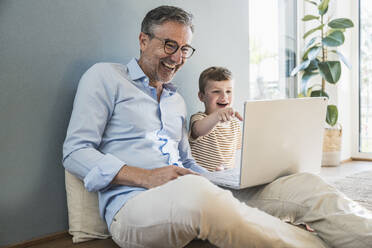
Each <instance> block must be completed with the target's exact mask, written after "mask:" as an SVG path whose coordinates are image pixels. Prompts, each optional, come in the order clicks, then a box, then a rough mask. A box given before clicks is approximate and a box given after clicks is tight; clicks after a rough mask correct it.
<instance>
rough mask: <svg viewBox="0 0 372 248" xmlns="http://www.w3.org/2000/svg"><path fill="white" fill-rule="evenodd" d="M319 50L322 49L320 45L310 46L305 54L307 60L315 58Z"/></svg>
mask: <svg viewBox="0 0 372 248" xmlns="http://www.w3.org/2000/svg"><path fill="white" fill-rule="evenodd" d="M320 50H322V48H321V47H317V46H315V47H312V48H311V49H310V50H309V53H308V55H307V57H308V59H309V60H313V59H315V58H316V56H318V53H319V52H320Z"/></svg>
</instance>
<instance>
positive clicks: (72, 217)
mask: <svg viewBox="0 0 372 248" xmlns="http://www.w3.org/2000/svg"><path fill="white" fill-rule="evenodd" d="M65 183H66V194H67V208H68V222H69V233H70V234H71V235H72V236H73V237H72V242H73V243H80V242H84V241H88V240H92V239H106V238H109V237H110V234H109V232H108V229H107V225H106V223H105V222H104V221H103V220H102V219H101V217H100V215H99V210H98V196H97V193H95V192H88V191H87V190H86V189H85V188H84V184H83V182H82V181H81V180H80V179H79V178H77V177H76V176H75V175H73V174H71V173H69V172H68V171H67V170H65Z"/></svg>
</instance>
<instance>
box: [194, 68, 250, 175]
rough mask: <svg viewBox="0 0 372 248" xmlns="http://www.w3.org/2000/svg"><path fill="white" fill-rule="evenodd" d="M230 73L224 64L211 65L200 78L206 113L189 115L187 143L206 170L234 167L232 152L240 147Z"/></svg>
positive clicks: (237, 115) (240, 118) (200, 96)
mask: <svg viewBox="0 0 372 248" xmlns="http://www.w3.org/2000/svg"><path fill="white" fill-rule="evenodd" d="M233 87H234V84H233V77H232V73H231V72H230V71H229V70H228V69H226V68H224V67H210V68H208V69H206V70H204V71H203V72H202V73H201V74H200V77H199V93H198V96H199V99H200V101H202V102H203V103H204V106H205V112H204V113H203V112H198V113H196V114H194V115H192V116H191V119H190V133H189V142H190V147H191V152H192V155H193V157H194V158H195V160H196V162H197V163H198V164H199V165H201V166H203V167H204V168H206V169H207V170H209V171H216V170H223V169H228V168H233V167H234V163H235V152H236V150H238V149H240V146H241V144H240V143H241V130H240V123H239V120H240V121H241V120H243V119H242V117H241V116H240V115H239V113H238V112H235V111H234V109H233V108H232V107H231V106H232V101H233Z"/></svg>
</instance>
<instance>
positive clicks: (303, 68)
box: [291, 60, 310, 77]
mask: <svg viewBox="0 0 372 248" xmlns="http://www.w3.org/2000/svg"><path fill="white" fill-rule="evenodd" d="M309 64H310V60H305V61H303V62H302V63H301V64H299V65H298V66H296V67H295V68H294V69H293V70H292V72H291V77H293V76H294V75H296V74H297V73H298V72H299V71H302V70H305V69H306V68H307V67H308V66H309Z"/></svg>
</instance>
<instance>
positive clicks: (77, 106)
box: [63, 64, 125, 191]
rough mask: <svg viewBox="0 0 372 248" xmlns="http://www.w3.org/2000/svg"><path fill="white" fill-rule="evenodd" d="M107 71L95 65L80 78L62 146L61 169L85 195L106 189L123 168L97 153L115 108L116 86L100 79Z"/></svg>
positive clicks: (101, 65) (101, 66) (120, 162)
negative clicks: (80, 185)
mask: <svg viewBox="0 0 372 248" xmlns="http://www.w3.org/2000/svg"><path fill="white" fill-rule="evenodd" d="M109 69H110V68H105V65H104V64H96V65H94V66H92V67H91V68H90V69H89V70H88V71H87V72H86V73H85V74H84V75H83V76H82V78H81V80H80V82H79V86H78V89H77V92H76V96H75V100H74V105H73V110H72V114H71V119H70V123H69V127H68V129H67V135H66V139H65V142H64V145H63V165H64V167H65V168H66V169H67V170H68V171H70V172H71V173H73V174H75V175H77V176H78V177H79V178H80V179H82V180H83V181H84V185H85V187H86V188H87V190H88V191H98V190H102V189H104V188H106V187H108V186H109V184H110V182H111V181H112V180H113V178H114V177H115V176H116V174H117V173H118V171H119V170H120V168H121V167H122V166H123V165H124V164H125V161H122V160H120V159H118V158H117V157H115V156H113V155H112V154H109V153H107V154H104V153H102V152H100V151H99V149H98V148H99V145H100V143H101V141H102V135H103V133H104V130H105V128H106V124H107V122H108V120H109V119H110V117H111V115H112V112H113V110H114V107H115V99H116V90H115V85H112V84H111V83H110V82H108V81H107V79H108V78H109V77H107V75H105V76H104V75H102V73H106V72H107V73H109V72H108V70H109ZM104 78H105V80H106V81H105V80H104Z"/></svg>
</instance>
